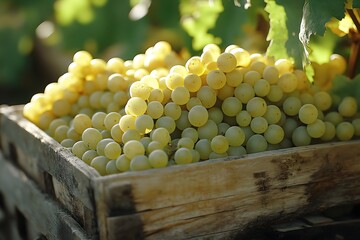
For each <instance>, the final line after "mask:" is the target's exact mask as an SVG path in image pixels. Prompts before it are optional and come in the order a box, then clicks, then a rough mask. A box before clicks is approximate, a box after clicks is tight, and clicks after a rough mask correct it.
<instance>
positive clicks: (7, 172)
mask: <svg viewBox="0 0 360 240" xmlns="http://www.w3.org/2000/svg"><path fill="white" fill-rule="evenodd" d="M0 190H1V192H3V193H6V198H7V199H8V201H11V202H12V204H14V205H16V207H17V208H18V209H19V211H21V212H22V213H23V214H24V216H25V217H26V218H27V219H28V220H29V221H31V225H32V226H34V228H35V230H36V231H38V232H39V233H42V234H43V235H44V236H46V237H47V238H48V239H74V240H75V239H76V240H80V239H90V238H89V237H88V236H87V235H86V234H85V233H84V230H83V229H82V228H81V227H80V225H79V224H78V223H77V222H76V221H75V220H74V219H73V218H72V217H71V216H70V215H69V214H68V213H67V212H65V211H64V210H63V209H62V208H61V207H60V206H59V205H58V204H57V203H56V202H54V201H53V200H51V199H50V198H49V196H48V195H45V194H43V193H42V192H41V191H40V189H39V188H38V187H37V186H36V184H35V183H34V182H32V181H31V180H30V179H29V178H28V177H27V176H26V175H25V174H24V173H23V172H21V171H19V169H17V168H16V167H14V166H13V165H12V164H10V163H9V162H8V161H6V160H5V159H4V158H3V156H2V154H1V152H0Z"/></svg>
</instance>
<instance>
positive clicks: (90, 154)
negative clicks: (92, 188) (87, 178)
mask: <svg viewBox="0 0 360 240" xmlns="http://www.w3.org/2000/svg"><path fill="white" fill-rule="evenodd" d="M97 156H99V155H98V154H97V152H96V151H95V150H93V149H90V150H87V151H86V152H84V154H83V155H82V157H81V159H82V160H83V161H84V162H85V163H86V164H88V165H90V164H91V161H92V160H93V159H94V158H95V157H97Z"/></svg>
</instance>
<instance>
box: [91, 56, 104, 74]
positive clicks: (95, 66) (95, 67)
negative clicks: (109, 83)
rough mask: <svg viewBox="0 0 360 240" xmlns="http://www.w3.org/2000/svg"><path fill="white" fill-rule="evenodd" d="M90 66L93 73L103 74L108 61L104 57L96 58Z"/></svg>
mask: <svg viewBox="0 0 360 240" xmlns="http://www.w3.org/2000/svg"><path fill="white" fill-rule="evenodd" d="M90 67H91V72H92V74H94V75H97V74H101V73H103V72H104V71H105V68H106V62H105V61H104V60H102V59H98V58H94V59H92V60H91V61H90Z"/></svg>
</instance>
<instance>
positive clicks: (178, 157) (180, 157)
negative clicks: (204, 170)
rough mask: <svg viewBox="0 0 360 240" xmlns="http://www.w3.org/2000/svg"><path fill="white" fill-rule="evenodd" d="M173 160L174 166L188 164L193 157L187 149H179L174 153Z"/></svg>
mask: <svg viewBox="0 0 360 240" xmlns="http://www.w3.org/2000/svg"><path fill="white" fill-rule="evenodd" d="M174 160H175V162H176V164H179V165H180V164H188V163H191V162H192V160H193V155H192V152H191V150H190V149H188V148H179V149H177V150H176V151H175V154H174Z"/></svg>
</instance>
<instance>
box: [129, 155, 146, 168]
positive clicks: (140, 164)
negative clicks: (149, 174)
mask: <svg viewBox="0 0 360 240" xmlns="http://www.w3.org/2000/svg"><path fill="white" fill-rule="evenodd" d="M147 169H151V165H150V162H149V158H148V157H147V156H145V155H136V156H134V157H133V158H132V159H131V161H130V170H131V171H143V170H147Z"/></svg>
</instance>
